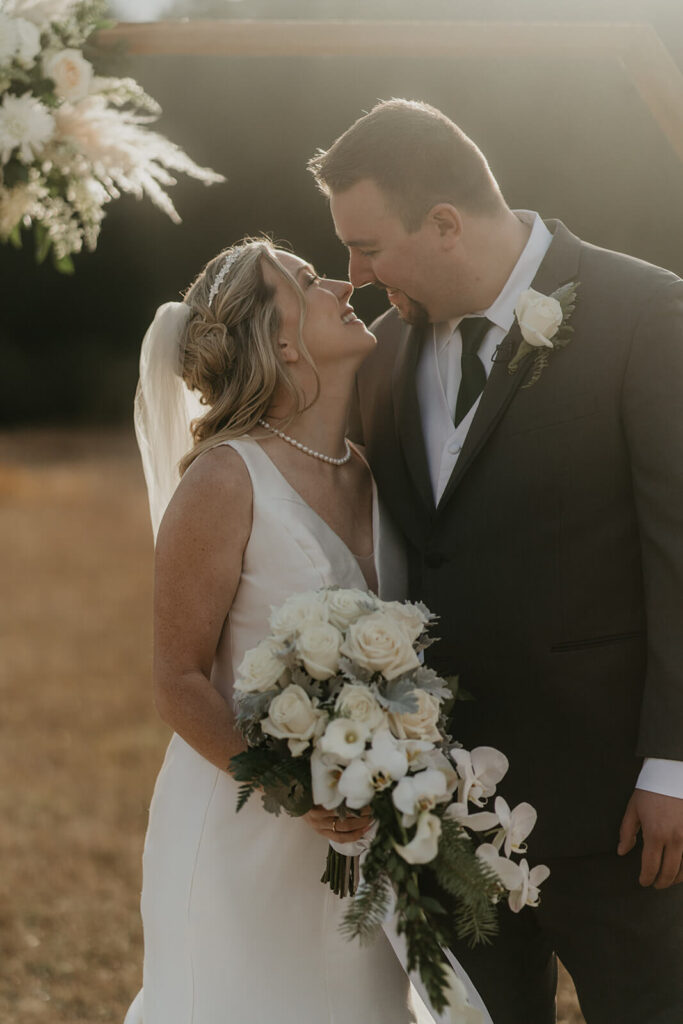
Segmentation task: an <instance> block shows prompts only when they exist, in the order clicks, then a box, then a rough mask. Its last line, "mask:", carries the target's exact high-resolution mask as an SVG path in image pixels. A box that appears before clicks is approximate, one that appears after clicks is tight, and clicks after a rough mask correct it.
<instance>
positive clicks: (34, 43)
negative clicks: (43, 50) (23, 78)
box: [15, 18, 40, 69]
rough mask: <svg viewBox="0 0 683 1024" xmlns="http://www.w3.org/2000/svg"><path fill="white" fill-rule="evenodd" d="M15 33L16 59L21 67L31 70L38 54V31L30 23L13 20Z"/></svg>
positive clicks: (22, 19) (21, 19)
mask: <svg viewBox="0 0 683 1024" xmlns="http://www.w3.org/2000/svg"><path fill="white" fill-rule="evenodd" d="M15 28H16V33H17V48H16V59H17V61H18V62H19V63H20V64H21V66H22V67H24V68H26V69H29V68H32V67H33V65H34V64H35V62H36V57H37V56H38V54H39V53H40V29H39V28H38V27H37V26H36V25H34V24H33V22H32V21H26V20H25V19H24V18H16V19H15Z"/></svg>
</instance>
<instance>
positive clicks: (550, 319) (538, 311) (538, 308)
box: [515, 288, 563, 348]
mask: <svg viewBox="0 0 683 1024" xmlns="http://www.w3.org/2000/svg"><path fill="white" fill-rule="evenodd" d="M515 315H516V316H517V320H518V322H519V328H520V330H521V332H522V337H523V338H524V340H525V341H526V342H527V344H529V345H531V346H533V348H553V343H552V341H551V338H553V337H554V336H555V335H556V334H557V332H558V330H559V327H560V324H561V323H562V317H563V313H562V306H561V305H560V303H559V302H558V301H557V299H554V298H553V297H552V295H543V294H542V292H537V291H535V290H534V289H533V288H527V290H526V291H524V292H522V294H521V295H520V296H519V298H518V299H517V304H516V306H515Z"/></svg>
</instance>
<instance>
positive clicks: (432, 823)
mask: <svg viewBox="0 0 683 1024" xmlns="http://www.w3.org/2000/svg"><path fill="white" fill-rule="evenodd" d="M399 785H400V783H399ZM440 838H441V819H440V818H437V816H436V814H430V813H429V811H423V812H422V814H421V815H420V817H419V818H418V821H417V830H416V832H415V835H414V836H413V838H412V839H411V840H410V842H409V843H406V845H405V846H400V845H399V844H398V843H394V848H395V850H396V852H397V853H398V854H400V855H401V857H403V859H404V860H405V861H407V862H408V864H429V862H430V861H432V860H434V858H435V857H436V855H437V853H438V852H439V839H440Z"/></svg>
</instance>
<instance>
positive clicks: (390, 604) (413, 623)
mask: <svg viewBox="0 0 683 1024" xmlns="http://www.w3.org/2000/svg"><path fill="white" fill-rule="evenodd" d="M381 610H382V611H383V612H386V613H387V615H390V616H391V617H392V618H393V619H395V620H396V622H398V624H399V625H400V626H402V627H403V629H404V630H405V631H406V633H407V634H408V636H409V637H410V642H411V643H413V642H414V641H415V640H417V638H418V637H419V636H420V634H421V633H424V631H425V629H426V628H427V624H428V622H429V617H428V616H427V615H426V614H425V612H424V611H423V610H422V609H421V608H420V607H419V606H418V605H416V604H410V603H409V602H407V601H406V602H405V603H402V602H401V601H383V602H382V607H381Z"/></svg>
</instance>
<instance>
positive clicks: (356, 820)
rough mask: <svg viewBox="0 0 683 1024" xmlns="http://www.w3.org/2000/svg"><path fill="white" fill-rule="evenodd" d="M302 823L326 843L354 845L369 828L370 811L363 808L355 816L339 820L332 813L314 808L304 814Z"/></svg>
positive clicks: (321, 808)
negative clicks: (306, 824)
mask: <svg viewBox="0 0 683 1024" xmlns="http://www.w3.org/2000/svg"><path fill="white" fill-rule="evenodd" d="M304 821H307V822H308V824H309V825H310V826H311V828H312V829H313V830H314V831H315V832H317V833H318V835H321V836H322V837H323V839H327V840H328V842H334V843H356V842H358V840H359V839H360V838H361V837H362V836H364V835H365V833H366V832H367V830H368V829H369V828H370V826H371V824H372V811H371V810H370V808H369V807H363V808H361V810H360V811H357V812H356V813H355V814H349V815H347V816H346V817H345V818H340V817H339V816H338V815H337V814H335V813H334V811H328V810H326V809H325V808H324V807H314V808H313V809H312V810H311V811H309V812H308V814H304Z"/></svg>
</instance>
